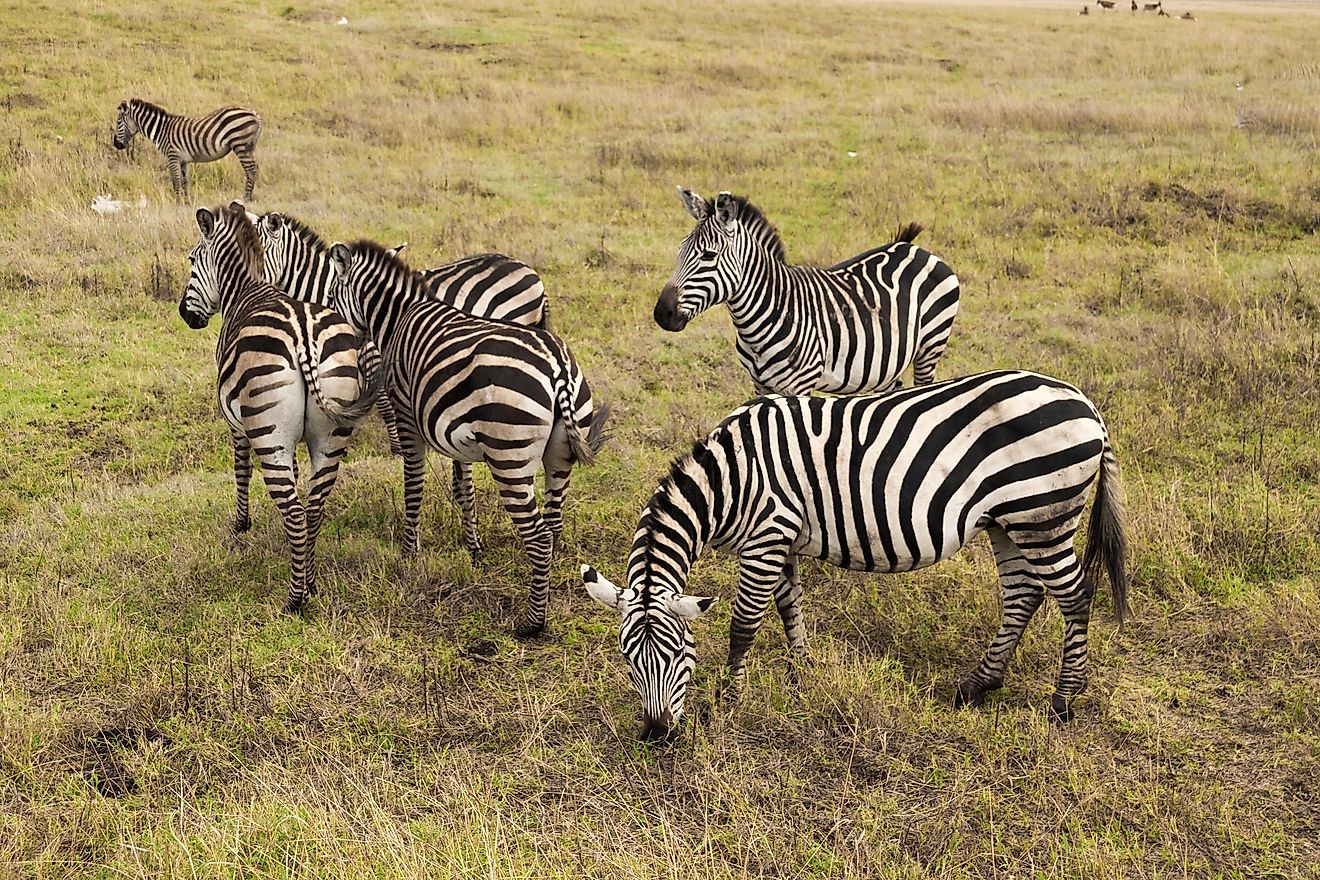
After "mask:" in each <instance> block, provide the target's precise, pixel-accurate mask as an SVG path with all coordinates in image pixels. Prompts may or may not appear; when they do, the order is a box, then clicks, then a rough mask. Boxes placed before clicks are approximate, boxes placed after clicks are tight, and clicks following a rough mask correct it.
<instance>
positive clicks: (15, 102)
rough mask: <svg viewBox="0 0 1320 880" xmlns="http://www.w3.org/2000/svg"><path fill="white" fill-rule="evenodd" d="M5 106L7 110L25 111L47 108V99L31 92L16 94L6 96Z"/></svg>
mask: <svg viewBox="0 0 1320 880" xmlns="http://www.w3.org/2000/svg"><path fill="white" fill-rule="evenodd" d="M4 105H5V109H6V110H24V109H27V108H31V107H45V106H46V99H45V98H42V97H40V96H39V95H34V94H31V93H30V92H14V93H13V94H10V95H5V100H4Z"/></svg>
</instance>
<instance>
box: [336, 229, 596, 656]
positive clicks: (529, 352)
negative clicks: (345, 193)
mask: <svg viewBox="0 0 1320 880" xmlns="http://www.w3.org/2000/svg"><path fill="white" fill-rule="evenodd" d="M330 258H331V260H332V261H333V262H334V264H335V268H336V271H337V272H338V275H339V280H340V282H341V286H340V288H339V291H338V294H337V296H336V300H335V301H336V304H337V305H338V307H339V309H340V311H341V312H343V314H344V315H345V317H347V318H348V319H349V321H350V322H351V323H352V324H353V325H354V326H355V327H356V328H357V329H358V330H359V332H361V333H363V334H364V335H365V336H367V337H368V338H369V339H371V340H372V341H373V342H375V344H376V346H377V347H378V348H379V349H380V350H381V351H382V352H384V353H385V374H386V377H387V383H388V387H389V395H390V401H391V403H392V404H393V407H394V413H395V419H396V422H397V425H398V430H399V441H400V443H401V444H402V447H403V473H404V514H405V533H404V552H405V553H408V554H412V553H416V552H417V548H418V536H417V524H418V517H419V515H420V512H421V503H422V483H423V478H424V476H425V469H426V450H427V448H428V447H429V448H431V449H435V450H436V451H438V452H440V453H441V454H442V455H446V456H448V457H449V458H452V459H454V460H455V461H463V462H476V461H484V462H485V463H486V464H487V465H488V466H489V467H490V471H491V475H492V477H493V478H494V480H495V483H496V485H497V486H498V488H499V495H500V501H501V503H503V505H504V509H505V510H506V511H508V513H509V516H510V517H512V519H513V523H514V526H515V527H516V528H517V529H518V534H519V536H520V537H521V538H522V542H523V547H524V548H525V549H526V550H527V555H528V557H530V559H531V563H532V583H531V596H530V598H529V601H528V607H527V612H526V614H525V616H524V618H523V620H522V622H521V623H519V624H518V626H517V627H516V628H515V633H516V634H517V635H518V636H520V637H526V636H530V635H534V634H536V633H538V632H540V631H541V630H543V629H544V628H545V618H546V605H547V603H548V600H549V591H550V558H551V554H552V551H553V548H554V544H555V542H556V540H557V539H558V535H559V533H560V532H561V530H562V528H563V522H562V510H563V504H564V496H565V494H566V493H567V491H568V483H569V478H570V477H571V475H572V470H573V464H574V463H575V462H581V463H583V464H588V463H590V462H591V460H592V458H593V457H594V455H595V453H596V452H597V451H598V450H599V449H600V447H601V445H602V444H603V443H604V441H605V436H604V430H603V429H604V423H605V420H606V418H607V416H608V408H607V407H601V408H600V409H599V410H594V409H593V405H592V400H591V390H590V389H589V388H588V386H587V381H586V378H585V377H584V376H583V375H582V371H581V370H580V369H579V368H578V365H577V362H576V361H575V360H574V359H573V356H572V354H570V352H569V350H568V347H567V346H566V345H565V344H564V343H563V341H562V340H561V339H559V337H557V336H555V335H554V334H553V333H550V332H549V331H546V330H540V329H537V328H533V327H520V326H518V325H517V324H510V323H507V322H504V321H489V320H486V319H484V318H478V317H474V316H472V315H469V314H467V313H466V312H462V311H460V310H458V309H456V308H454V307H453V306H451V305H449V304H448V303H445V302H440V301H438V300H436V299H434V298H433V297H432V296H431V293H430V291H429V289H428V288H427V285H426V282H425V280H424V279H423V278H422V276H421V275H420V274H418V273H417V272H414V271H412V270H411V269H409V268H408V267H407V266H406V265H405V264H404V263H403V262H402V261H401V260H400V259H399V258H398V257H397V256H396V255H394V254H393V253H392V252H390V251H387V250H386V249H384V248H382V247H381V246H380V245H377V244H374V243H372V242H357V243H355V244H352V245H343V244H336V245H335V246H334V247H333V248H331V250H330ZM542 464H544V466H545V506H544V510H543V511H542V510H541V509H538V507H537V503H536V488H535V485H534V480H535V478H536V474H537V471H539V470H540V469H541V466H542ZM464 513H465V516H464V519H465V522H464V527H465V530H467V531H469V532H475V530H476V523H475V521H474V520H472V519H470V518H469V517H468V516H467V511H465V512H464ZM467 540H468V544H469V546H472V544H473V543H474V541H475V537H474V536H472V535H469V537H468V539H467Z"/></svg>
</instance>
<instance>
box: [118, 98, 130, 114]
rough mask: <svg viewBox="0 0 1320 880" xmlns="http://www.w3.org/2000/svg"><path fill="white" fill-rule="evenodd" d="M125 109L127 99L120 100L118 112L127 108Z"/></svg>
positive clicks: (126, 107)
mask: <svg viewBox="0 0 1320 880" xmlns="http://www.w3.org/2000/svg"><path fill="white" fill-rule="evenodd" d="M127 109H128V102H127V101H120V102H119V112H120V113H123V112H124V111H125V110H127Z"/></svg>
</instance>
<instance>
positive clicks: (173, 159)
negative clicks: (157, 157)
mask: <svg viewBox="0 0 1320 880" xmlns="http://www.w3.org/2000/svg"><path fill="white" fill-rule="evenodd" d="M168 161H169V166H170V185H171V186H173V187H174V201H176V202H178V203H179V204H183V201H184V177H183V173H184V172H183V163H182V162H180V161H179V159H178V157H177V156H170V157H169V160H168Z"/></svg>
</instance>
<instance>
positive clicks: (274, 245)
mask: <svg viewBox="0 0 1320 880" xmlns="http://www.w3.org/2000/svg"><path fill="white" fill-rule="evenodd" d="M249 218H251V219H253V220H254V222H255V223H256V225H257V232H258V233H259V234H260V236H261V243H262V246H263V248H264V249H265V250H264V252H265V261H264V263H263V273H264V275H265V278H266V280H267V281H269V282H270V283H271V284H274V285H275V286H276V287H278V288H280V289H281V290H283V291H284V292H285V293H287V294H288V295H289V296H291V297H293V298H294V299H297V300H303V301H304V302H314V303H319V304H321V305H323V306H327V307H333V305H334V295H335V279H336V278H337V275H336V273H335V269H334V266H333V264H332V263H331V262H330V246H329V245H327V244H326V243H325V241H324V239H322V238H321V236H319V235H317V234H316V232H315V231H313V230H312V229H311V228H310V227H309V226H308V225H307V224H305V223H303V222H302V221H301V220H299V219H298V218H296V217H291V216H289V215H287V214H279V213H275V212H271V213H268V214H264V215H262V216H260V217H257V216H256V215H253V214H249ZM405 247H407V243H406V242H405V243H404V244H401V245H399V246H397V247H394V248H389V249H388V251H387V253H388V254H390V255H392V256H398V255H399V254H400V253H401V252H402V251H403V249H404V248H405ZM421 275H422V279H423V282H424V283H425V285H426V288H427V290H428V292H429V294H430V296H431V297H433V298H435V299H438V300H441V301H443V302H447V303H449V304H450V305H452V306H454V307H456V308H458V309H461V310H462V311H465V312H467V313H468V314H470V315H476V316H477V317H479V318H490V319H493V320H499V321H509V322H512V323H514V324H522V325H524V326H527V327H539V328H541V329H549V326H548V325H549V317H550V308H549V304H548V303H547V301H546V298H545V285H544V284H543V283H542V282H541V277H540V276H539V275H537V274H536V270H535V269H533V268H532V267H531V266H528V265H527V264H526V263H522V262H519V261H518V260H515V259H513V258H511V257H506V256H504V255H503V254H477V255H475V256H470V257H464V258H463V259H461V260H458V261H457V262H453V263H448V264H446V265H444V266H437V267H436V268H434V269H426V270H423V271H422V273H421ZM362 359H363V363H364V366H365V367H366V368H367V369H368V370H370V369H374V368H375V365H376V364H378V363H379V353H378V352H377V351H376V347H375V345H373V344H372V343H370V342H367V343H365V344H364V345H363V350H362ZM376 407H377V409H378V410H379V411H380V415H381V419H382V420H383V421H384V422H385V431H386V434H387V435H388V437H389V442H390V451H391V452H392V453H393V454H395V455H401V454H402V449H403V448H402V446H400V444H399V431H398V428H397V427H396V425H395V420H394V411H393V407H391V405H390V401H389V398H388V396H382V397H381V398H380V399H379V400H378V401H377V404H376ZM453 474H454V476H453V484H452V485H453V493H454V500H455V501H456V502H457V503H458V505H459V508H460V509H461V510H462V511H463V522H464V525H465V529H464V534H465V537H464V540H465V542H466V545H467V550H468V552H469V553H470V554H471V555H472V557H473V559H476V558H478V557H480V555H481V538H480V536H479V535H478V533H477V526H476V492H475V490H474V489H473V486H472V465H471V463H469V462H466V461H457V460H456V461H455V462H454V465H453Z"/></svg>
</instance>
